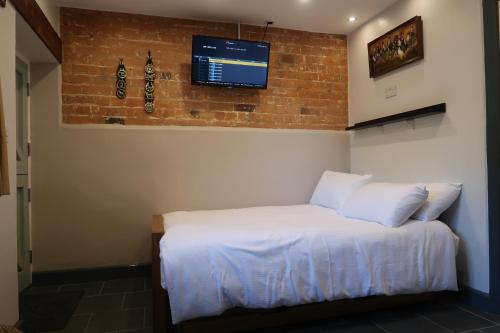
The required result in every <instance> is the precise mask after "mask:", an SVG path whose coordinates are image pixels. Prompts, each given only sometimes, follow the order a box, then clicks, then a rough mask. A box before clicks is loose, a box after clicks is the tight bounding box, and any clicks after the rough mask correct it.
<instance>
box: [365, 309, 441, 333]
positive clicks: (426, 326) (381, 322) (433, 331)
mask: <svg viewBox="0 0 500 333" xmlns="http://www.w3.org/2000/svg"><path fill="white" fill-rule="evenodd" d="M373 321H374V322H375V323H376V324H377V325H378V326H379V327H381V328H383V329H385V330H387V331H389V332H391V333H421V332H426V333H442V332H449V331H448V330H446V329H445V328H443V327H440V326H438V325H436V324H435V323H433V322H432V321H430V320H428V319H427V318H425V317H424V316H421V315H419V314H402V313H401V314H397V315H394V316H382V318H378V319H373Z"/></svg>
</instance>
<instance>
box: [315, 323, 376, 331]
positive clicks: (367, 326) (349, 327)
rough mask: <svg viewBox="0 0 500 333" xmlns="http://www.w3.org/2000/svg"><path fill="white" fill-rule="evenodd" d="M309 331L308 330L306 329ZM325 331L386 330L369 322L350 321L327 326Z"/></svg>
mask: <svg viewBox="0 0 500 333" xmlns="http://www.w3.org/2000/svg"><path fill="white" fill-rule="evenodd" d="M306 332H307V331H306ZM321 332H324V333H381V332H384V331H383V330H381V329H380V328H378V327H377V326H375V325H374V324H372V323H369V322H359V323H349V324H341V325H334V326H330V327H325V328H324V329H323V330H322V331H321Z"/></svg>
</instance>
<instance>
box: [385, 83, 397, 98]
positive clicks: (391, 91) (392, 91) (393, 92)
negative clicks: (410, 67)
mask: <svg viewBox="0 0 500 333" xmlns="http://www.w3.org/2000/svg"><path fill="white" fill-rule="evenodd" d="M397 95H398V86H396V85H394V86H390V87H387V88H385V99H389V98H393V97H396V96H397Z"/></svg>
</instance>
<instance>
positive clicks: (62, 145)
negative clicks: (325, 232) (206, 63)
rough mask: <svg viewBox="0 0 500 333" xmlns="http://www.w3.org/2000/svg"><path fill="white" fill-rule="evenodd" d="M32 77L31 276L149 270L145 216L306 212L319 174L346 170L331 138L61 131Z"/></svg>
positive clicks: (345, 142) (342, 146) (342, 139)
mask: <svg viewBox="0 0 500 333" xmlns="http://www.w3.org/2000/svg"><path fill="white" fill-rule="evenodd" d="M38 71H40V72H43V71H44V68H42V67H39V66H33V72H32V77H33V80H34V82H33V90H32V100H33V101H35V100H38V101H40V103H37V105H38V107H39V108H40V110H43V112H35V111H34V112H33V114H32V138H33V143H32V146H33V154H32V165H33V173H32V181H33V202H32V209H33V256H34V257H33V258H34V266H33V269H34V270H35V271H47V270H58V269H59V270H60V269H71V268H87V267H103V266H117V265H130V264H138V263H148V262H150V261H151V254H150V253H151V242H150V239H151V227H150V226H151V215H152V214H155V213H165V212H169V211H174V210H196V209H223V208H234V207H249V206H259V205H284V204H299V203H306V202H307V201H308V200H309V198H310V195H311V193H312V191H313V189H314V186H315V185H316V183H317V181H318V179H319V177H320V176H321V173H322V172H323V171H324V170H325V169H334V170H339V171H348V170H349V136H348V135H347V134H346V133H339V132H333V131H330V132H327V131H302V130H259V129H226V128H188V127H185V128H177V127H162V128H152V127H146V128H144V127H127V128H121V127H120V126H119V125H117V126H107V127H105V126H100V127H99V126H97V127H93V126H68V125H65V126H61V125H60V123H59V115H60V110H59V107H58V106H57V105H55V104H57V103H58V102H59V101H58V94H57V91H53V90H52V91H44V90H43V89H41V90H40V89H38V88H37V85H38V84H40V83H41V82H35V81H36V79H35V77H36V76H37V75H38V74H37V73H36V72H38ZM46 71H47V72H50V74H49V75H46V74H42V76H43V81H49V80H50V81H53V82H56V81H57V75H58V73H57V72H56V71H53V70H52V69H51V68H50V67H49V68H46ZM45 85H46V83H45Z"/></svg>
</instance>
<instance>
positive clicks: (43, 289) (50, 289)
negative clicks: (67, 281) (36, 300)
mask: <svg viewBox="0 0 500 333" xmlns="http://www.w3.org/2000/svg"><path fill="white" fill-rule="evenodd" d="M58 290H59V285H51V286H30V287H28V288H27V289H26V291H25V293H26V294H27V295H33V294H44V293H55V292H57V291H58Z"/></svg>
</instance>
